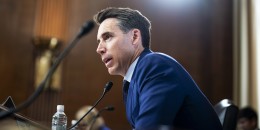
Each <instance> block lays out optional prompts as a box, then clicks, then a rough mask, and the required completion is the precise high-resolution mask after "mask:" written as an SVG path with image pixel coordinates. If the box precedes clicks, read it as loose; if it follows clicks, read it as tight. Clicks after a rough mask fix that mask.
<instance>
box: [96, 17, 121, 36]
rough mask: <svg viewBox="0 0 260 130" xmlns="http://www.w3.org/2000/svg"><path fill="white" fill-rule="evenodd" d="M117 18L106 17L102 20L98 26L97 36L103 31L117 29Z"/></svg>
mask: <svg viewBox="0 0 260 130" xmlns="http://www.w3.org/2000/svg"><path fill="white" fill-rule="evenodd" d="M117 25H118V20H117V19H115V18H108V19H106V20H104V21H103V22H102V23H101V24H100V25H99V28H98V34H97V37H98V38H100V37H101V36H102V35H103V34H104V33H107V32H112V31H113V30H117V29H119V27H118V26H117Z"/></svg>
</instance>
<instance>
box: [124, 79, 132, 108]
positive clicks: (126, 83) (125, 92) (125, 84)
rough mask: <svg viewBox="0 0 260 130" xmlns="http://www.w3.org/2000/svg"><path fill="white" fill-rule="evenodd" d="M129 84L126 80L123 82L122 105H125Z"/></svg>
mask: <svg viewBox="0 0 260 130" xmlns="http://www.w3.org/2000/svg"><path fill="white" fill-rule="evenodd" d="M129 84H130V83H129V82H128V81H127V80H124V82H123V99H124V103H126V99H127V93H128V88H129Z"/></svg>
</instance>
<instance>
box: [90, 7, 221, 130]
mask: <svg viewBox="0 0 260 130" xmlns="http://www.w3.org/2000/svg"><path fill="white" fill-rule="evenodd" d="M94 20H95V21H96V23H97V24H98V25H99V29H98V34H97V42H98V47H97V53H98V54H100V55H101V58H102V61H103V62H104V64H105V66H106V67H107V68H108V72H109V74H111V75H121V76H122V77H124V83H125V84H126V85H124V88H123V96H124V101H125V105H126V114H127V119H128V121H129V122H130V124H131V125H132V127H133V129H136V130H139V129H142V130H149V129H164V128H169V129H191V130H221V129H222V126H221V124H220V121H219V119H218V116H217V115H216V113H215V111H214V109H213V107H212V105H211V104H210V102H209V101H208V99H207V98H206V97H205V95H204V94H203V93H202V92H201V90H200V89H199V88H198V86H197V85H196V83H195V82H194V81H193V79H192V78H191V76H190V75H189V74H188V72H187V71H186V70H185V69H184V68H183V67H182V66H181V65H180V64H179V63H178V62H177V61H176V60H175V59H173V58H172V57H170V56H168V55H166V54H163V53H155V52H152V51H151V50H150V30H151V24H150V21H149V20H148V19H147V18H146V17H145V16H143V15H142V14H141V13H140V12H139V11H137V10H133V9H130V8H106V9H104V10H101V11H100V12H98V13H97V14H96V15H95V16H94Z"/></svg>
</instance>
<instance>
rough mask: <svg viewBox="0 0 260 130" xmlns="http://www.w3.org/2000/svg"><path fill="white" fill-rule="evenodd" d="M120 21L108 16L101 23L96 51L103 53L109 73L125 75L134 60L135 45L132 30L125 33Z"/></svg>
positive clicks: (103, 59) (102, 56)
mask: <svg viewBox="0 0 260 130" xmlns="http://www.w3.org/2000/svg"><path fill="white" fill-rule="evenodd" d="M118 23H119V21H118V20H117V19H115V18H108V19H106V20H104V21H103V22H102V23H101V24H100V26H99V29H98V34H97V41H98V47H97V50H96V51H97V53H98V54H100V55H101V58H102V61H103V62H104V64H105V66H106V67H107V68H108V72H109V74H111V75H121V76H125V74H126V72H127V70H128V68H129V66H130V64H131V63H132V62H133V60H134V54H135V47H134V45H133V33H132V31H131V30H130V31H129V32H127V33H124V32H123V31H122V30H120V28H119V26H118Z"/></svg>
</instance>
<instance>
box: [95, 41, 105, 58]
mask: <svg viewBox="0 0 260 130" xmlns="http://www.w3.org/2000/svg"><path fill="white" fill-rule="evenodd" d="M96 52H97V53H98V54H100V55H103V54H104V53H105V52H106V48H105V47H104V46H102V44H101V43H99V44H98V47H97V50H96Z"/></svg>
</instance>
